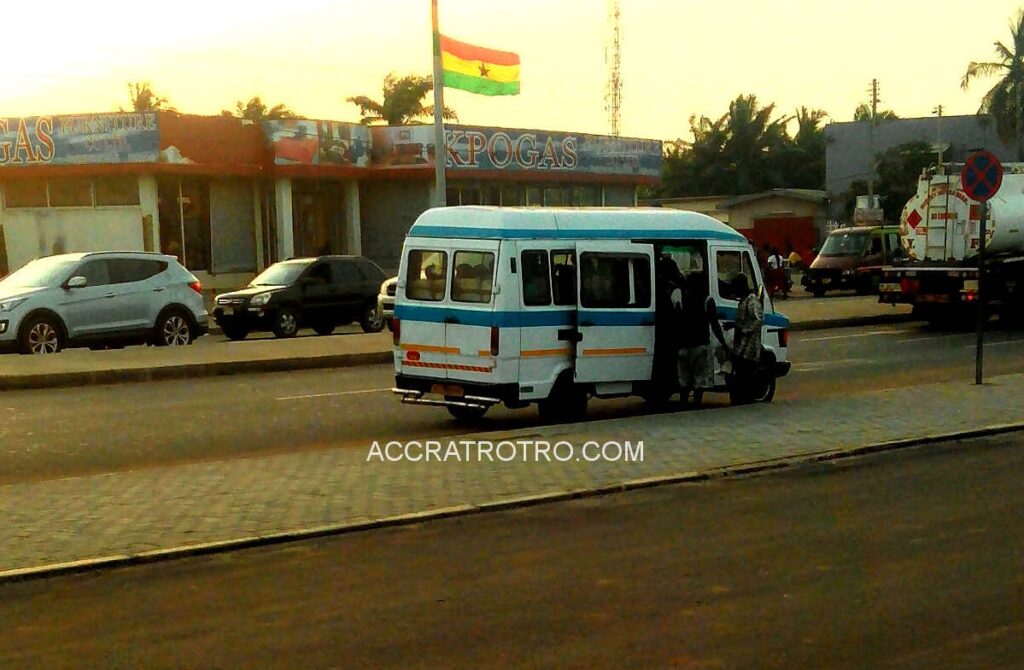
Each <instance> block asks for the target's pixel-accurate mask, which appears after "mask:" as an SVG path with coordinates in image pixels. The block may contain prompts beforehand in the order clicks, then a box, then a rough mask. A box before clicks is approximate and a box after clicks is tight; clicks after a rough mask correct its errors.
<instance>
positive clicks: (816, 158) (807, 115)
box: [775, 107, 828, 189]
mask: <svg viewBox="0 0 1024 670" xmlns="http://www.w3.org/2000/svg"><path fill="white" fill-rule="evenodd" d="M827 118H828V113H827V112H825V110H822V109H808V108H807V107H800V109H798V110H796V115H795V116H794V117H793V120H794V121H795V122H796V135H794V136H793V138H792V140H791V141H788V142H786V143H785V145H784V146H783V147H782V148H781V150H780V151H779V153H778V156H777V157H776V158H775V162H776V164H777V169H778V170H779V171H780V172H781V173H782V174H783V176H784V181H785V184H786V186H788V187H791V188H814V189H823V188H824V187H825V128H824V127H823V125H822V124H823V123H824V122H825V120H826V119H827Z"/></svg>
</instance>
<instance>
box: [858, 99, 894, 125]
mask: <svg viewBox="0 0 1024 670" xmlns="http://www.w3.org/2000/svg"><path fill="white" fill-rule="evenodd" d="M898 118H900V117H898V116H896V112H894V111H892V110H891V109H883V110H882V111H880V112H879V111H876V112H875V121H876V122H877V121H895V120H896V119H898ZM853 120H854V121H870V120H871V105H869V104H868V103H866V102H865V103H863V104H861V105H857V109H856V110H854V112H853Z"/></svg>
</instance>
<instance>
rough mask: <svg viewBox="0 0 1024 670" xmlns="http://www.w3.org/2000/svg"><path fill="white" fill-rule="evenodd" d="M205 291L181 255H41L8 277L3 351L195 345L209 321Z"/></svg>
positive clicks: (0, 293) (1, 307)
mask: <svg viewBox="0 0 1024 670" xmlns="http://www.w3.org/2000/svg"><path fill="white" fill-rule="evenodd" d="M201 290H202V286H201V285H200V284H199V281H198V280H197V279H196V278H195V277H194V276H193V275H192V273H190V272H189V271H188V270H186V269H185V268H184V267H182V265H181V264H180V263H178V260H177V259H176V258H175V257H174V256H165V255H163V254H154V253H144V252H108V251H104V252H95V253H80V254H61V255H59V256H48V257H46V258H38V259H36V260H34V261H32V262H30V263H29V264H27V265H26V266H25V267H23V268H21V269H20V270H18V271H17V272H14V273H13V274H11V275H9V276H7V277H5V278H4V279H3V280H0V350H4V351H20V352H21V353H23V354H52V353H56V352H58V351H60V350H61V349H63V348H64V347H72V346H88V347H91V348H100V347H104V346H121V345H124V344H133V343H148V344H154V345H158V346H177V345H184V344H190V343H191V342H192V341H193V340H195V338H197V337H199V336H200V335H202V334H204V333H205V332H206V331H207V328H208V323H209V315H208V314H207V311H206V307H205V305H204V303H203V296H202V293H201Z"/></svg>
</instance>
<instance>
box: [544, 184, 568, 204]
mask: <svg viewBox="0 0 1024 670" xmlns="http://www.w3.org/2000/svg"><path fill="white" fill-rule="evenodd" d="M565 204H566V198H565V191H564V190H563V189H562V188H561V187H560V186H549V187H547V188H545V189H544V206H545V207H564V206H565Z"/></svg>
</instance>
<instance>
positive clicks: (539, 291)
mask: <svg viewBox="0 0 1024 670" xmlns="http://www.w3.org/2000/svg"><path fill="white" fill-rule="evenodd" d="M521 261H522V266H523V272H522V275H523V304H524V305H526V306H527V307H536V306H540V305H550V304H551V276H550V274H549V273H548V252H546V251H524V252H523V253H522V255H521Z"/></svg>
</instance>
